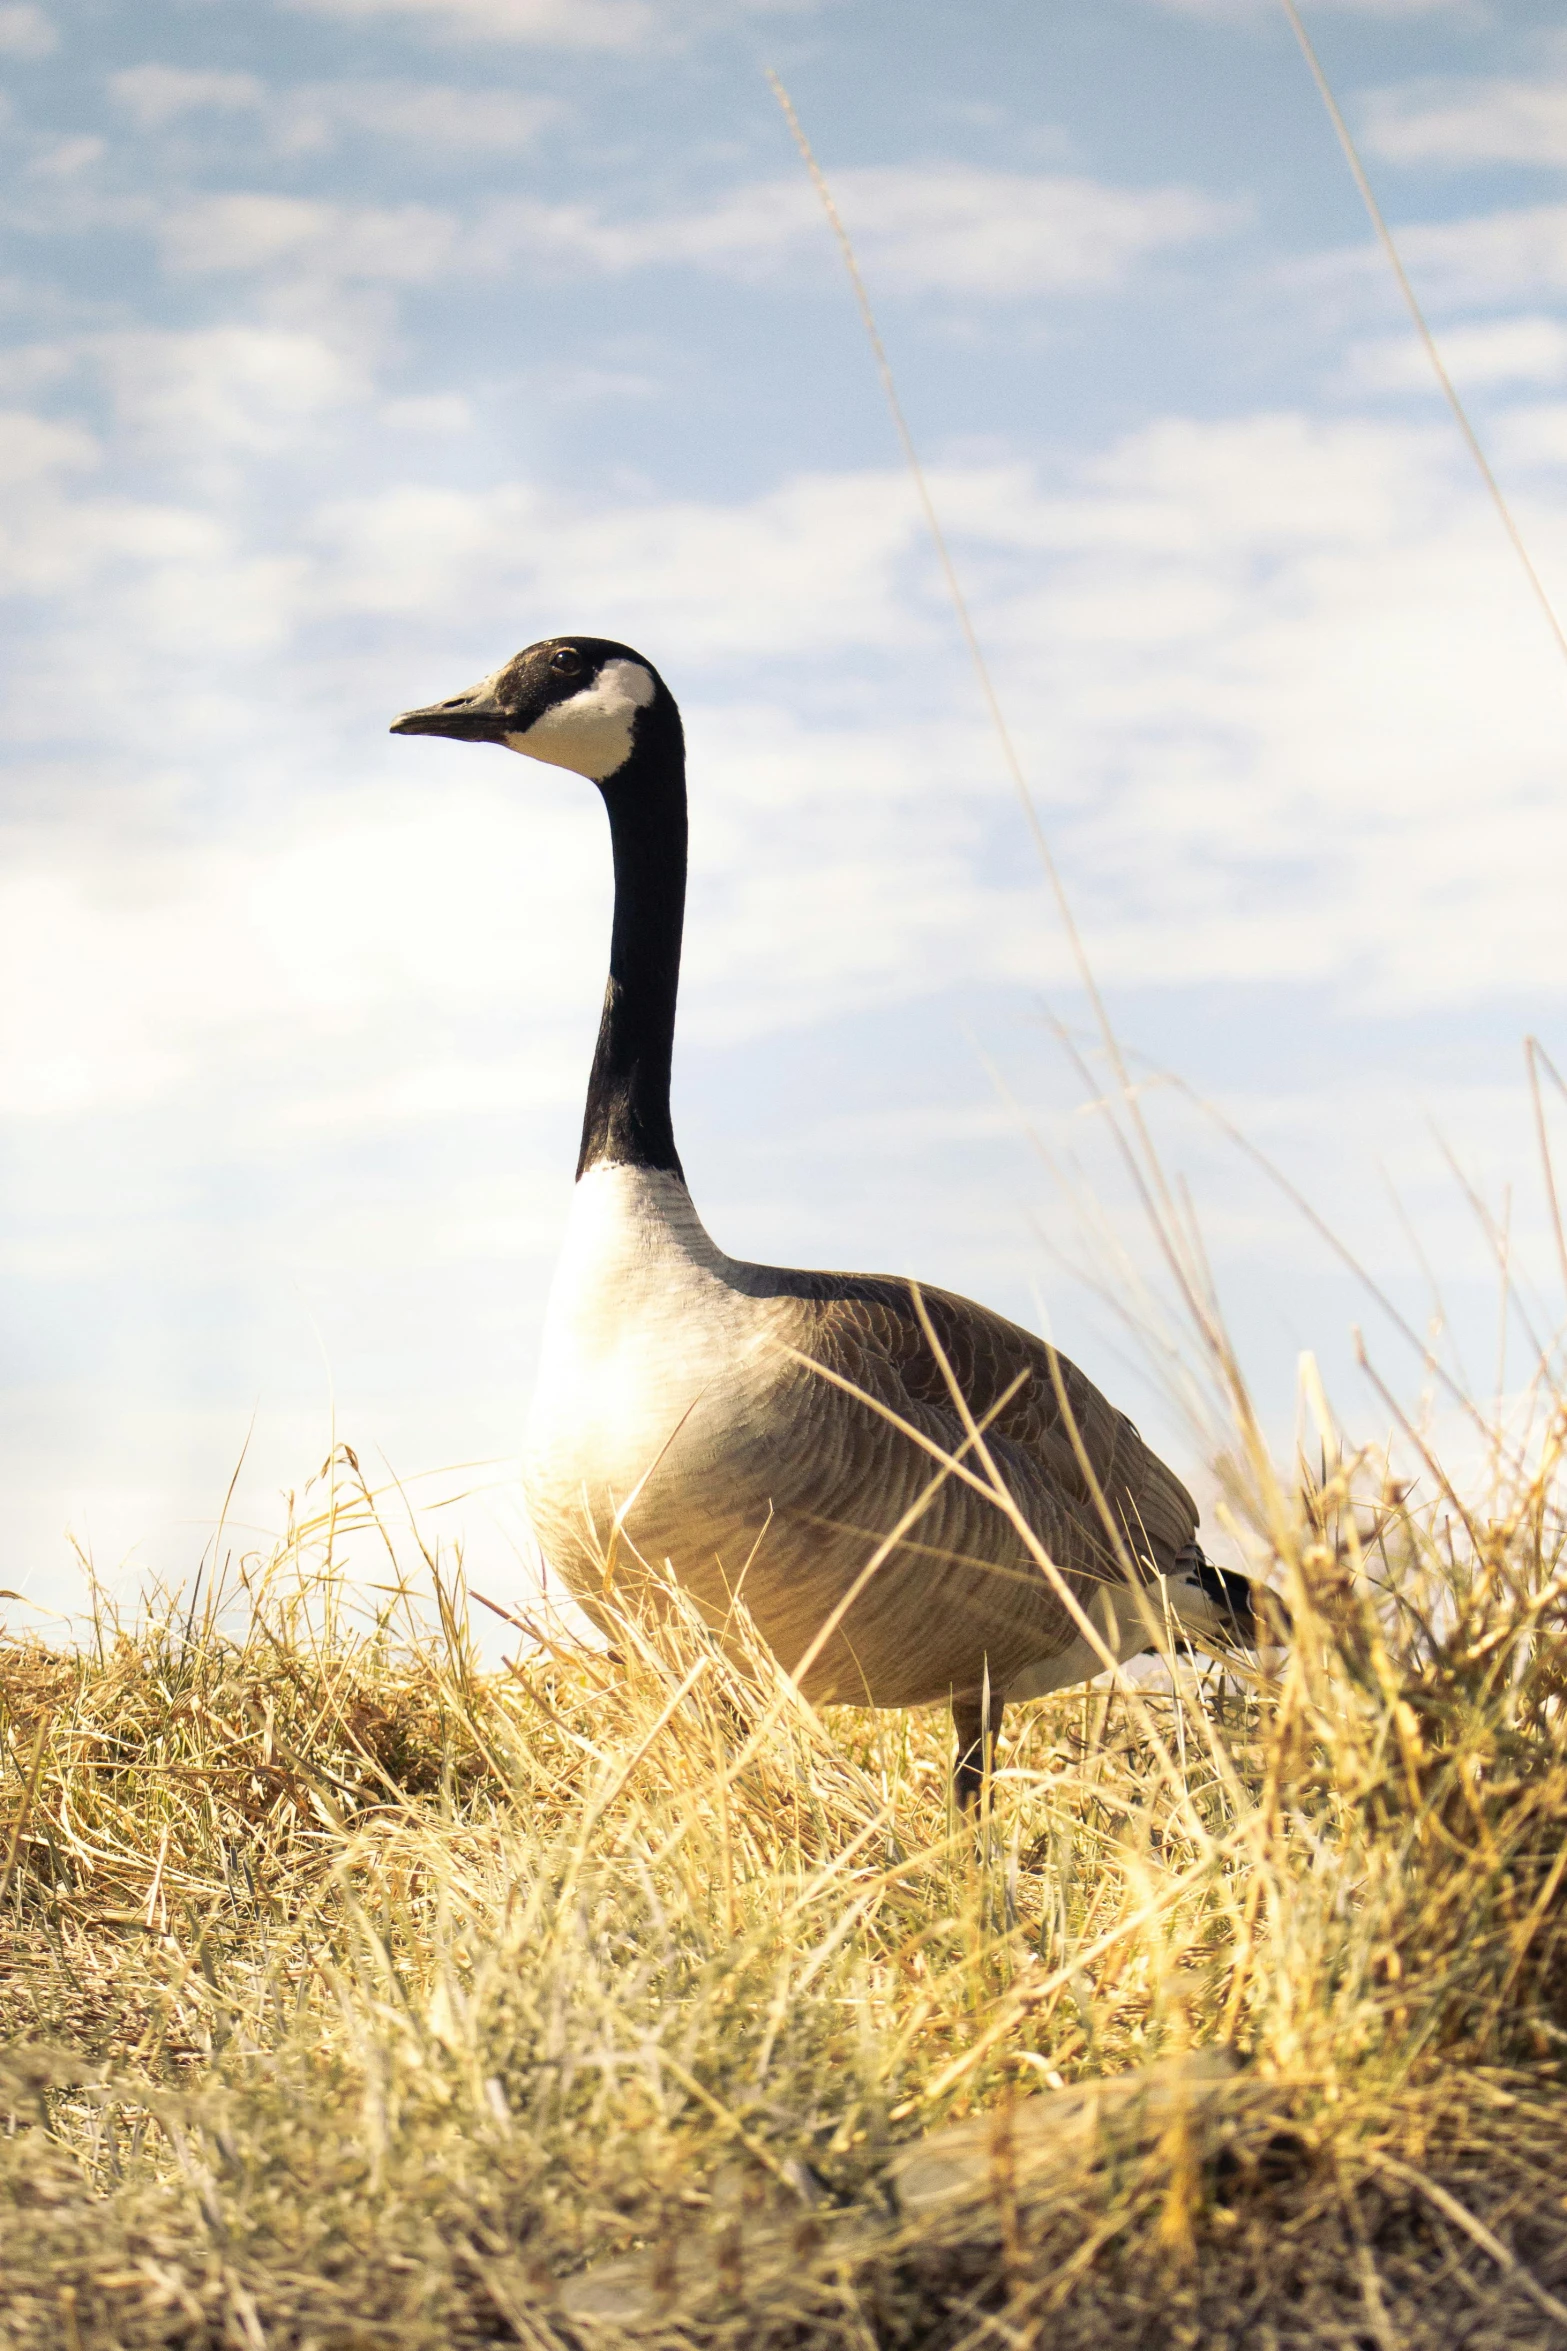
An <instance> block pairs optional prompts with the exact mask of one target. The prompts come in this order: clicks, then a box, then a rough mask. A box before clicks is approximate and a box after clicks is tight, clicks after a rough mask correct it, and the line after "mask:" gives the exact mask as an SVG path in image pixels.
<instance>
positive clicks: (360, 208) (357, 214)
mask: <svg viewBox="0 0 1567 2351" xmlns="http://www.w3.org/2000/svg"><path fill="white" fill-rule="evenodd" d="M158 233H159V237H160V241H161V243H162V246H163V252H164V256H165V259H166V260H167V262H168V264H169V266H170V268H171V269H174V270H179V271H188V272H190V273H192V274H205V273H217V272H220V271H225V270H261V269H273V270H280V271H286V272H288V273H290V274H298V273H301V272H304V273H308V274H313V275H316V276H319V277H325V278H333V279H342V278H363V279H372V280H373V279H382V280H389V281H392V282H401V283H405V284H407V283H412V284H418V283H420V282H422V281H424V280H426V279H428V278H430V277H432V276H434V275H435V274H436V272H437V271H438V270H440V269H441V268H442V267H443V266H444V265H445V263H446V262H447V260H448V258H449V256H450V255H451V253H452V250H453V248H454V246H455V245H456V242H457V237H458V224H457V221H456V219H455V217H454V216H453V215H452V214H451V213H448V212H442V211H438V210H436V209H435V208H433V207H432V206H430V205H425V204H400V205H395V206H377V205H369V204H363V205H348V204H329V203H322V202H317V201H315V200H313V199H311V198H309V197H304V196H276V195H260V194H236V195H225V196H200V197H194V198H192V199H190V200H188V201H186V202H185V203H182V204H172V205H169V206H167V207H166V208H165V209H164V211H163V212H162V214H161V216H160V218H159V222H158Z"/></svg>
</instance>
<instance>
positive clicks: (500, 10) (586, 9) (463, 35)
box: [285, 0, 820, 49]
mask: <svg viewBox="0 0 1567 2351" xmlns="http://www.w3.org/2000/svg"><path fill="white" fill-rule="evenodd" d="M285 4H286V5H287V6H289V7H291V8H296V9H300V10H303V11H304V12H306V13H307V14H310V15H314V16H337V17H345V18H347V19H348V20H349V21H350V22H355V23H369V22H373V21H383V22H384V21H389V20H390V21H395V20H398V19H402V20H404V21H405V22H407V23H410V24H416V25H419V26H420V27H422V28H424V29H426V30H428V31H430V32H432V33H435V34H438V35H444V36H445V37H446V38H448V39H450V40H457V41H500V42H515V43H520V44H523V45H527V46H532V47H538V48H551V49H643V48H647V47H649V46H651V45H653V44H655V43H657V44H660V45H663V44H668V43H671V42H679V41H682V40H686V39H689V38H690V37H692V35H693V34H696V33H699V32H700V31H701V30H702V29H703V28H704V27H706V26H709V25H714V24H719V25H722V24H724V23H726V22H732V21H733V19H734V18H735V17H736V16H737V15H739V16H747V15H774V14H794V13H803V12H805V11H806V10H809V9H811V8H813V7H815V6H818V5H820V0H285Z"/></svg>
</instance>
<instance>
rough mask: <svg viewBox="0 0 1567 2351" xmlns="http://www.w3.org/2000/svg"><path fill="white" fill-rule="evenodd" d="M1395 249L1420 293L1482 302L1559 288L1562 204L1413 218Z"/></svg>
mask: <svg viewBox="0 0 1567 2351" xmlns="http://www.w3.org/2000/svg"><path fill="white" fill-rule="evenodd" d="M1398 242H1399V249H1400V251H1401V252H1402V254H1403V257H1404V261H1405V265H1406V266H1407V268H1408V269H1409V271H1410V273H1411V275H1412V276H1413V277H1414V279H1415V282H1416V284H1417V286H1418V287H1419V289H1420V292H1421V293H1422V295H1429V296H1430V297H1431V298H1432V299H1433V300H1436V301H1441V302H1453V303H1457V302H1467V303H1475V304H1483V305H1486V306H1490V305H1493V304H1495V305H1500V304H1504V303H1506V304H1512V303H1516V302H1528V301H1531V300H1534V301H1538V300H1539V299H1540V298H1541V296H1543V295H1550V294H1559V293H1561V292H1563V291H1564V290H1567V204H1534V205H1526V206H1520V207H1519V208H1517V209H1516V210H1512V211H1505V212H1490V213H1478V214H1475V215H1472V216H1471V217H1470V218H1468V219H1466V220H1455V221H1430V222H1414V223H1411V224H1410V225H1408V226H1401V227H1400V228H1399V229H1398Z"/></svg>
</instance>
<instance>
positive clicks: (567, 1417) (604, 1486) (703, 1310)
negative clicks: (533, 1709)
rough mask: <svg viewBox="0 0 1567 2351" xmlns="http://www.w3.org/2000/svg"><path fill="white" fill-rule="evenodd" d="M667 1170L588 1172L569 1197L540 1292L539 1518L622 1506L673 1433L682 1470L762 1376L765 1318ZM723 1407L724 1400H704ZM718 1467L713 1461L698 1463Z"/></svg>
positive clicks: (533, 1441) (531, 1439)
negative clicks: (556, 1254) (561, 1240)
mask: <svg viewBox="0 0 1567 2351" xmlns="http://www.w3.org/2000/svg"><path fill="white" fill-rule="evenodd" d="M737 1270H738V1269H736V1268H733V1267H732V1266H731V1262H730V1260H729V1259H728V1258H726V1257H725V1256H724V1254H723V1252H722V1251H721V1250H720V1249H719V1248H717V1247H716V1245H715V1244H714V1242H713V1241H712V1239H711V1238H710V1236H709V1235H708V1233H707V1231H706V1230H705V1228H704V1227H703V1225H702V1222H701V1219H700V1218H699V1217H698V1215H697V1213H696V1210H695V1208H694V1207H693V1206H692V1204H691V1196H690V1194H689V1193H688V1192H687V1190H686V1188H685V1185H684V1184H683V1183H681V1181H680V1180H679V1178H678V1177H676V1176H673V1175H668V1174H665V1173H661V1172H656V1171H653V1170H649V1169H646V1168H632V1167H595V1168H590V1169H589V1171H588V1172H587V1174H586V1175H584V1176H583V1177H582V1179H581V1181H580V1182H579V1183H578V1185H577V1188H576V1191H575V1194H574V1195H573V1198H572V1205H571V1215H570V1219H569V1221H568V1224H567V1229H566V1240H565V1246H564V1248H563V1250H562V1252H561V1259H560V1264H559V1266H558V1268H557V1270H556V1274H555V1281H554V1285H553V1288H552V1289H551V1292H550V1302H549V1309H548V1313H547V1315H546V1318H545V1326H544V1345H543V1351H542V1355H541V1358H540V1364H539V1382H538V1389H537V1392H536V1395H535V1398H534V1405H533V1411H532V1414H531V1416H530V1420H529V1425H528V1435H527V1442H526V1447H525V1477H526V1482H527V1487H528V1494H529V1500H530V1504H531V1505H532V1507H533V1510H534V1517H535V1523H536V1525H537V1526H538V1529H539V1533H540V1538H541V1540H543V1541H544V1542H545V1547H546V1550H547V1551H548V1550H549V1549H550V1548H551V1545H550V1542H549V1538H548V1535H547V1532H546V1522H549V1521H551V1520H555V1521H559V1519H560V1518H561V1516H562V1515H563V1514H565V1515H569V1516H570V1517H572V1518H573V1519H576V1518H580V1515H581V1512H582V1510H583V1508H584V1507H585V1508H587V1510H588V1511H589V1512H590V1514H591V1516H592V1518H593V1521H594V1523H595V1525H596V1527H597V1530H598V1532H599V1534H600V1536H601V1537H602V1536H603V1535H604V1534H605V1533H606V1532H607V1529H606V1527H605V1524H604V1520H605V1516H606V1514H612V1513H613V1512H614V1511H615V1510H617V1509H620V1508H622V1507H623V1506H625V1505H626V1504H627V1502H628V1501H629V1499H630V1497H631V1496H632V1494H633V1493H634V1492H635V1491H636V1490H637V1489H638V1487H639V1486H640V1485H641V1483H642V1481H643V1480H644V1479H645V1478H646V1477H647V1476H648V1475H649V1473H650V1472H651V1471H652V1470H653V1469H654V1467H655V1466H656V1464H657V1463H658V1462H659V1461H660V1460H661V1459H662V1458H663V1457H664V1456H665V1455H666V1453H667V1452H668V1450H669V1448H670V1446H671V1445H672V1444H673V1442H674V1441H675V1439H676V1437H677V1436H679V1437H681V1438H682V1440H683V1442H682V1459H683V1462H684V1463H685V1466H686V1474H687V1475H688V1476H690V1475H692V1474H693V1473H694V1472H695V1471H696V1470H697V1469H698V1467H699V1466H703V1465H702V1464H700V1463H699V1461H697V1460H694V1459H693V1458H692V1455H693V1447H694V1446H696V1447H697V1448H698V1450H699V1451H705V1450H710V1448H711V1446H712V1444H713V1443H714V1441H715V1439H717V1441H719V1442H721V1441H722V1432H723V1431H724V1430H725V1429H727V1428H729V1427H735V1428H736V1429H737V1430H738V1429H739V1428H740V1427H742V1426H743V1425H744V1423H745V1422H746V1421H747V1419H748V1418H749V1415H748V1413H747V1411H746V1408H745V1402H744V1394H743V1392H744V1391H745V1390H746V1389H747V1388H748V1387H754V1386H755V1385H756V1384H757V1383H758V1382H762V1383H765V1381H766V1379H767V1377H768V1372H767V1369H766V1357H767V1355H768V1352H769V1350H768V1348H767V1338H768V1335H769V1328H770V1322H771V1317H770V1316H769V1313H768V1310H767V1307H766V1306H765V1304H764V1303H763V1302H761V1301H759V1300H757V1299H755V1298H753V1297H749V1296H747V1295H746V1294H745V1292H744V1290H743V1289H742V1288H740V1287H738V1286H737V1285H736V1282H735V1280H734V1278H733V1276H734V1274H735V1272H736V1271H737ZM715 1407H721V1409H715ZM705 1466H708V1467H710V1468H712V1469H714V1470H716V1469H717V1468H718V1467H719V1465H718V1464H717V1463H716V1462H713V1463H708V1464H706V1465H705Z"/></svg>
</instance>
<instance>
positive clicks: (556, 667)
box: [550, 645, 582, 678]
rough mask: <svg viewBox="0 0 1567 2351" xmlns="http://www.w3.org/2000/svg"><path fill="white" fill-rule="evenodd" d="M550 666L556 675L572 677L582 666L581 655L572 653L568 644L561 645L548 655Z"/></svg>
mask: <svg viewBox="0 0 1567 2351" xmlns="http://www.w3.org/2000/svg"><path fill="white" fill-rule="evenodd" d="M550 667H551V669H552V670H553V671H554V672H555V675H556V676H557V677H561V678H574V677H575V676H576V675H577V673H578V671H579V670H580V669H581V667H582V655H581V654H580V653H574V652H573V651H572V649H571V647H570V646H569V645H561V646H559V647H558V648H557V649H556V651H555V652H553V653H552V654H551V655H550Z"/></svg>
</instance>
